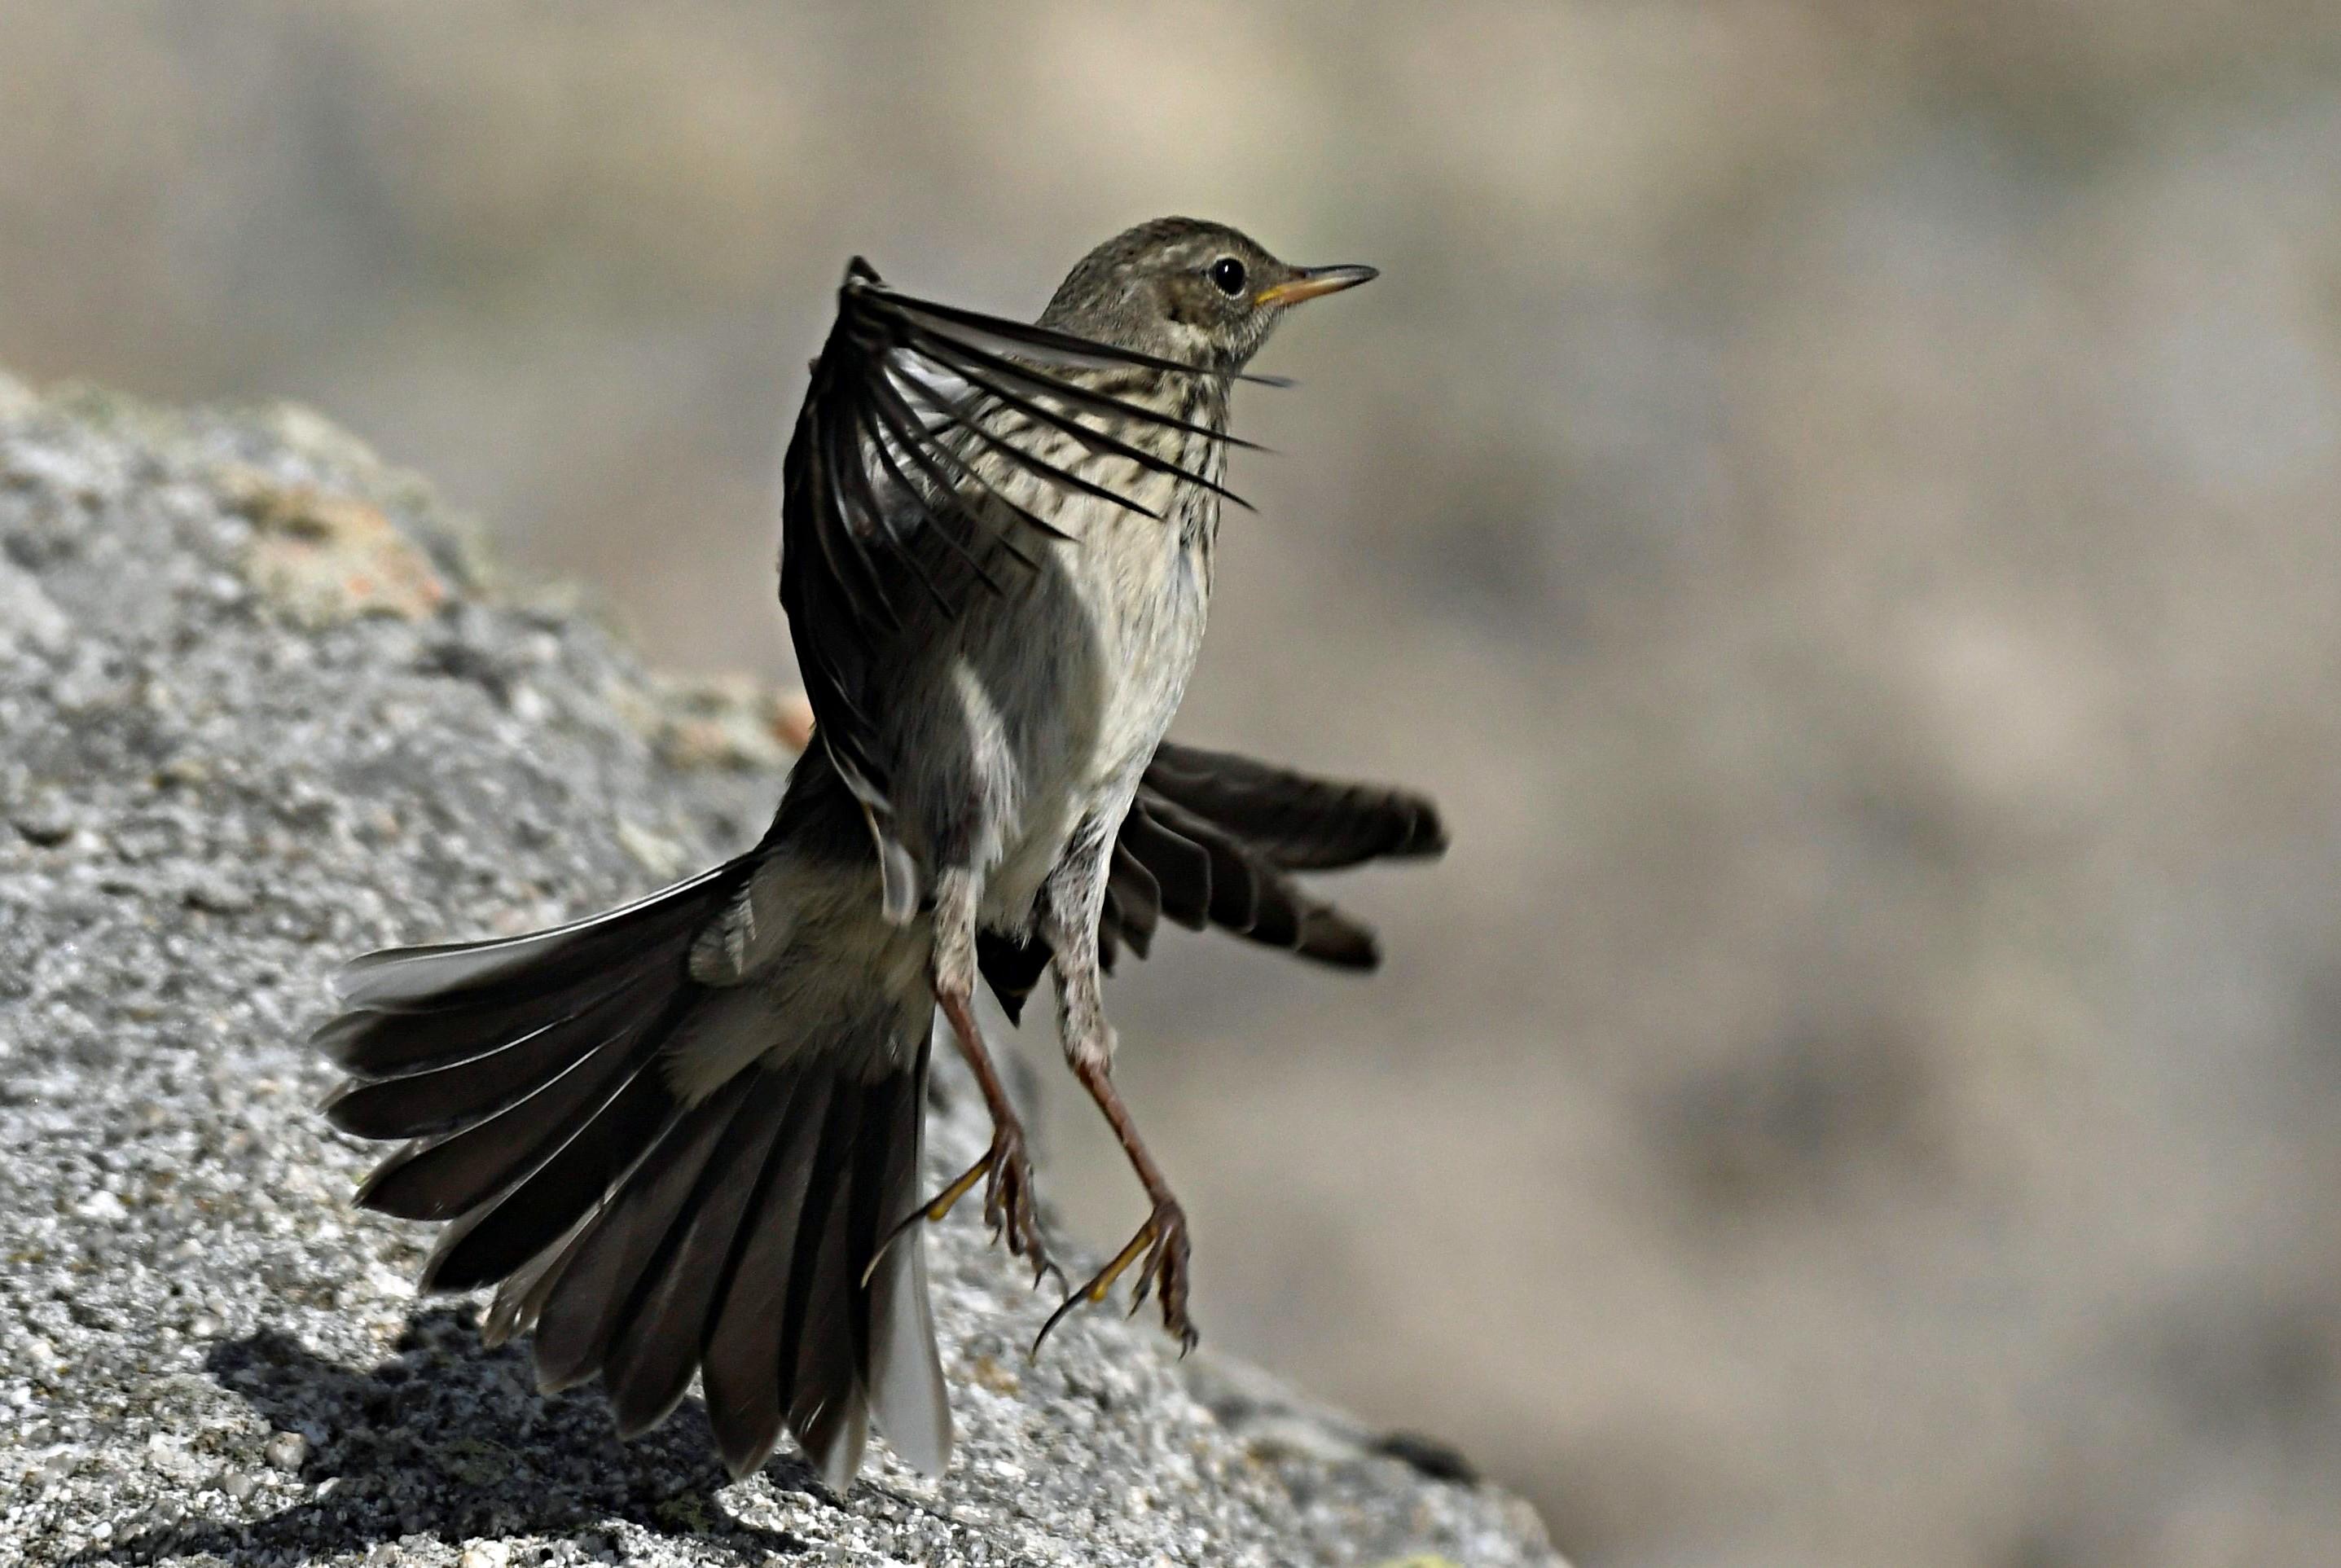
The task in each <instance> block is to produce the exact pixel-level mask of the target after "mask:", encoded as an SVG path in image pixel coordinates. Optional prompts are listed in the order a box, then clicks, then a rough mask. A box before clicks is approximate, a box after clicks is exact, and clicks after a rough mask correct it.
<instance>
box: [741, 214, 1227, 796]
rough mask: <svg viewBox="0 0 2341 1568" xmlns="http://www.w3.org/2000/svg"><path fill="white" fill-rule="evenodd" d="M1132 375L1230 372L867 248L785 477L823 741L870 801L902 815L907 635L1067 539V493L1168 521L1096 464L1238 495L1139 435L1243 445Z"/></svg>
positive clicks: (792, 599) (842, 298)
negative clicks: (1160, 399)
mask: <svg viewBox="0 0 2341 1568" xmlns="http://www.w3.org/2000/svg"><path fill="white" fill-rule="evenodd" d="M1133 372H1138V373H1146V374H1151V375H1165V376H1203V375H1224V374H1226V373H1224V372H1219V371H1201V370H1197V369H1195V368H1194V367H1192V366H1190V365H1180V364H1178V363H1176V362H1175V361H1171V360H1167V359H1161V358H1157V357H1155V356H1154V355H1147V354H1141V353H1138V352H1135V351H1133V350H1131V349H1126V348H1119V347H1115V346H1113V345H1109V344H1102V343H1095V342H1091V340H1089V339H1087V338H1082V337H1077V336H1074V335H1071V334H1068V333H1063V332H1059V331H1055V330H1053V329H1051V328H1048V327H1041V326H1032V325H1026V324H1024V323H1021V322H1012V321H1005V320H1001V319H1000V318H997V317H993V316H988V315H977V314H976V313H974V312H972V311H966V310H961V309H959V308H957V307H956V306H952V305H937V304H935V303H933V302H931V301H928V300H921V299H913V298H911V297H910V296H909V295H902V294H898V293H896V292H895V291H894V290H892V289H891V288H888V287H887V286H886V285H884V284H883V283H882V282H881V281H880V279H879V277H878V275H877V274H876V273H875V272H874V271H872V269H871V266H870V265H869V264H868V263H867V262H865V261H863V260H862V259H861V258H860V257H858V256H857V257H855V258H854V260H853V262H852V265H850V266H848V267H847V268H846V273H845V281H844V283H843V285H842V286H840V288H839V289H838V295H837V321H836V324H835V325H833V326H832V327H831V329H830V334H829V341H828V342H827V343H826V344H824V345H822V351H821V357H820V358H819V359H817V360H815V361H814V362H813V366H812V385H811V387H810V388H809V389H808V390H807V392H806V394H805V401H804V407H803V409H802V412H800V413H799V414H798V415H797V424H796V431H795V434H793V435H792V437H791V439H790V442H789V449H788V455H787V457H786V459H785V460H784V463H783V466H782V501H781V604H782V608H784V609H785V610H786V611H787V612H788V616H789V635H790V638H791V640H792V642H793V643H794V644H795V646H796V653H797V663H798V665H799V667H800V669H801V671H802V674H803V678H804V684H805V691H806V694H807V695H808V696H809V697H811V699H812V711H813V718H814V722H815V733H816V734H817V735H818V737H819V739H820V741H821V743H822V744H823V745H824V746H826V747H827V748H828V750H829V753H830V754H831V756H832V758H834V759H835V761H836V762H837V764H838V768H839V771H840V772H841V773H842V774H843V775H844V777H845V779H846V781H847V783H848V784H849V785H851V786H852V789H853V792H854V794H856V795H857V796H859V797H860V798H861V799H862V801H863V802H864V804H869V805H872V806H873V807H878V808H881V809H882V808H883V806H884V803H885V798H886V791H887V786H888V775H889V774H890V772H891V768H890V766H889V760H890V759H888V758H887V757H886V756H885V755H884V754H883V747H882V744H881V743H880V740H879V732H878V726H877V724H875V723H874V722H873V719H874V717H875V715H876V714H880V713H882V711H884V707H885V704H886V700H887V697H888V695H889V694H888V692H887V690H886V681H887V677H888V673H889V670H890V667H892V663H893V662H892V660H890V658H889V657H888V655H889V652H890V650H892V649H895V648H896V647H898V646H899V640H900V639H902V637H904V636H905V635H911V634H916V633H917V631H918V629H919V627H920V626H921V624H931V622H929V621H925V619H924V618H926V617H943V618H949V617H951V616H954V615H956V614H959V613H960V611H961V608H962V607H963V601H964V600H965V598H966V596H967V595H968V594H970V593H998V592H1001V590H1002V588H1003V585H1004V583H1005V579H1006V576H1007V574H1011V573H1018V572H1027V571H1031V570H1032V569H1033V568H1034V566H1035V565H1036V564H1037V560H1038V558H1037V556H1036V554H1035V551H1036V549H1037V548H1038V547H1039V546H1041V544H1045V543H1046V542H1047V541H1049V540H1051V539H1055V538H1062V537H1064V534H1062V532H1061V530H1060V529H1058V528H1057V527H1056V526H1055V524H1052V523H1051V521H1050V513H1051V510H1052V507H1053V504H1054V502H1055V500H1056V499H1057V498H1058V497H1059V496H1061V495H1062V494H1082V495H1088V496H1091V497H1095V498H1098V499H1101V500H1104V501H1108V502H1111V503H1114V504H1120V505H1122V506H1126V507H1128V508H1129V509H1130V510H1131V511H1133V512H1138V513H1143V514H1147V515H1154V514H1153V513H1151V511H1150V510H1149V509H1148V508H1147V507H1145V506H1143V505H1141V504H1139V503H1137V502H1136V501H1134V500H1131V498H1130V497H1128V496H1127V495H1124V494H1121V493H1120V492H1118V491H1117V490H1115V489H1113V488H1111V486H1110V485H1108V484H1104V483H1101V481H1100V480H1099V479H1098V478H1095V477H1092V476H1091V474H1089V473H1086V472H1084V470H1090V469H1097V468H1098V467H1099V466H1100V465H1098V464H1092V463H1091V462H1090V461H1089V459H1090V458H1091V457H1093V456H1110V457H1114V458H1120V459H1124V460H1127V464H1135V465H1136V468H1135V469H1132V468H1130V467H1128V466H1127V465H1126V464H1115V465H1114V471H1116V472H1121V473H1134V472H1141V471H1151V472H1152V473H1155V474H1167V475H1171V476H1174V477H1176V478H1179V479H1181V480H1185V481H1189V482H1191V483H1193V484H1202V485H1206V486H1208V487H1210V489H1212V490H1214V491H1218V492H1219V494H1222V495H1226V494H1228V492H1226V491H1225V490H1223V489H1221V488H1220V485H1219V484H1217V483H1216V482H1215V481H1214V480H1212V479H1211V478H1210V477H1209V476H1208V475H1206V474H1200V473H1195V472H1192V471H1190V470H1189V469H1187V468H1185V467H1182V466H1180V464H1178V463H1177V462H1175V461H1173V460H1172V459H1170V458H1169V457H1166V456H1164V455H1162V454H1161V453H1159V452H1157V451H1155V450H1153V447H1155V446H1157V445H1167V444H1163V443H1149V442H1147V441H1144V440H1133V439H1131V435H1132V434H1133V433H1143V432H1144V431H1146V430H1147V428H1148V427H1155V428H1160V429H1163V430H1175V431H1183V432H1186V433H1188V434H1194V435H1199V436H1202V437H1204V438H1206V439H1209V440H1213V441H1225V442H1229V443H1230V444H1236V445H1242V444H1245V443H1242V442H1238V441H1235V440H1234V438H1233V437H1230V436H1228V435H1226V434H1223V433H1221V432H1218V431H1214V430H1210V429H1209V428H1207V427H1205V426H1203V425H1200V424H1190V423H1189V422H1188V421H1186V420H1183V419H1180V418H1179V417H1176V416H1175V415H1173V414H1169V413H1167V412H1164V411H1162V410H1160V409H1155V408H1151V407H1148V406H1146V405H1145V404H1144V403H1143V402H1142V401H1141V400H1135V399H1132V398H1131V397H1129V396H1127V395H1125V394H1123V393H1121V392H1118V391H1116V390H1115V383H1116V382H1117V381H1118V380H1119V381H1121V382H1122V383H1124V384H1125V385H1126V384H1127V382H1128V380H1129V377H1130V375H1131V373H1133ZM1243 379H1246V380H1265V379H1268V378H1265V377H1256V376H1245V377H1243ZM1230 499H1236V498H1235V497H1230Z"/></svg>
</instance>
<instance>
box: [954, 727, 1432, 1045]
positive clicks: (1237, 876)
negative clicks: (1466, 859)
mask: <svg viewBox="0 0 2341 1568" xmlns="http://www.w3.org/2000/svg"><path fill="white" fill-rule="evenodd" d="M1446 848H1447V829H1446V826H1445V824H1442V823H1441V822H1440V821H1439V808H1438V807H1437V806H1435V805H1433V804H1431V803H1430V800H1429V799H1427V798H1425V797H1424V796H1422V795H1420V794H1414V793H1412V792H1411V791H1408V790H1401V789H1392V788H1390V787H1388V786H1385V785H1380V784H1346V783H1341V782H1338V781H1335V780H1330V779H1320V778H1314V777H1311V776H1310V775H1309V774H1301V773H1296V772H1293V771H1292V770H1290V769H1288V768H1280V767H1277V766H1274V765H1273V764H1268V763H1263V762H1257V761H1254V760H1253V759H1252V758H1250V757H1244V756H1238V755H1236V754H1233V753H1231V752H1213V751H1204V750H1202V749H1200V748H1199V747H1195V746H1184V745H1180V744H1178V743H1177V742H1175V741H1167V740H1166V741H1164V742H1163V743H1162V744H1161V745H1160V746H1158V747H1157V748H1156V749H1155V753H1154V760H1153V761H1152V762H1151V764H1148V766H1147V770H1146V774H1145V777H1144V778H1143V779H1142V780H1141V782H1140V784H1139V788H1138V796H1137V799H1136V800H1135V801H1133V802H1132V803H1131V808H1130V814H1129V815H1128V816H1126V817H1124V818H1123V819H1122V824H1121V834H1120V835H1119V836H1118V837H1117V838H1116V839H1115V841H1114V850H1113V865H1112V871H1111V876H1110V877H1109V879H1108V881H1107V884H1106V902H1105V913H1104V915H1103V918H1102V919H1101V922H1100V929H1099V936H1100V938H1101V944H1100V945H1101V949H1102V951H1103V955H1104V959H1105V963H1106V966H1107V967H1108V968H1111V967H1112V964H1113V962H1114V959H1115V957H1116V955H1117V954H1118V953H1119V951H1120V950H1121V948H1124V947H1127V948H1128V949H1129V950H1130V951H1131V953H1133V954H1136V955H1137V956H1139V957H1141V958H1143V957H1145V956H1146V954H1147V953H1148V951H1149V950H1150V949H1151V946H1152V944H1153V940H1154V933H1155V932H1156V930H1157V929H1159V927H1160V926H1161V923H1162V921H1163V920H1165V919H1169V920H1170V921H1172V922H1174V923H1175V924H1180V925H1184V926H1186V927H1188V928H1189V929H1190V930H1195V931H1200V930H1203V929H1205V928H1206V927H1209V926H1217V927H1219V928H1220V929H1221V930H1223V931H1227V932H1230V933H1232V934H1235V935H1238V936H1241V937H1243V938H1245V939H1246V940H1248V941H1251V942H1258V943H1261V944H1266V945H1268V946H1270V947H1280V948H1284V949H1286V950H1287V951H1289V952H1291V953H1293V954H1298V955H1299V956H1300V957H1302V958H1309V959H1313V960H1315V961H1317V962H1318V963H1320V964H1330V965H1333V966H1335V967H1337V968H1342V969H1371V968H1373V967H1374V966H1375V965H1376V964H1380V962H1381V950H1380V946H1379V945H1378V944H1376V942H1375V940H1374V934H1373V932H1372V931H1371V930H1370V929H1369V928H1368V927H1367V926H1366V925H1364V924H1361V923H1360V922H1359V921H1358V920H1357V919H1355V918H1354V917H1352V916H1350V915H1349V914H1344V913H1343V912H1342V911H1340V910H1339V909H1337V908H1335V907H1334V906H1333V905H1332V904H1328V903H1326V902H1324V901H1323V900H1321V899H1319V898H1317V897H1315V896H1314V895H1313V894H1310V891H1309V889H1308V888H1307V887H1306V886H1304V885H1303V884H1302V883H1301V881H1300V877H1299V876H1298V875H1297V874H1296V873H1299V872H1304V871H1331V870H1336V869H1339V868H1340V867H1344V866H1351V865H1360V864H1364V863H1366V862H1368V861H1371V860H1384V859H1414V858H1421V857H1427V856H1435V855H1438V854H1441V853H1443V852H1444V851H1445V850H1446ZM978 956H979V959H980V961H981V966H982V969H983V975H984V979H985V981H986V982H987V983H988V984H990V985H991V989H992V993H993V994H994V995H996V996H998V997H999V998H1000V1002H1001V1006H1003V1007H1004V1008H1006V1009H1007V1011H1008V1014H1009V1016H1010V1017H1011V1018H1014V1017H1016V1016H1017V1015H1018V1014H1020V1013H1021V1011H1022V1008H1023V1004H1024V1000H1025V998H1026V997H1027V996H1029V995H1031V992H1032V988H1033V986H1034V985H1036V984H1038V983H1039V981H1040V978H1041V973H1042V972H1043V971H1044V970H1045V969H1046V968H1047V966H1048V962H1049V953H1048V949H1047V948H1046V947H1045V946H1043V945H1042V944H1041V943H1039V942H1038V941H1037V940H1036V941H1028V942H1022V943H1019V942H1014V941H1011V940H1009V939H1007V938H1004V937H999V936H993V935H985V936H983V937H981V939H980V952H979V954H978Z"/></svg>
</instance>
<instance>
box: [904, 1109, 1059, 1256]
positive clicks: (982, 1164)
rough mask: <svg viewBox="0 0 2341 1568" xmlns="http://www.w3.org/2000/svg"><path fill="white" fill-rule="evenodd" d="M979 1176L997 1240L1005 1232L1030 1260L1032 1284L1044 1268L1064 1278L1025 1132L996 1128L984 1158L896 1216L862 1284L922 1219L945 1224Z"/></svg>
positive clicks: (985, 1209) (1018, 1251) (1013, 1249)
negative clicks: (1047, 1230)
mask: <svg viewBox="0 0 2341 1568" xmlns="http://www.w3.org/2000/svg"><path fill="white" fill-rule="evenodd" d="M979 1181H981V1182H983V1183H984V1190H983V1217H984V1219H985V1220H986V1221H987V1222H989V1223H990V1224H991V1239H992V1240H993V1241H998V1240H999V1239H1000V1238H1001V1235H1002V1234H1005V1235H1006V1236H1007V1238H1008V1250H1009V1252H1010V1253H1012V1254H1014V1255H1016V1256H1018V1257H1022V1258H1025V1259H1028V1260H1030V1261H1031V1264H1032V1288H1034V1289H1036V1290H1037V1289H1039V1288H1040V1284H1041V1276H1042V1275H1044V1274H1050V1273H1053V1274H1055V1275H1056V1276H1057V1278H1058V1280H1059V1281H1060V1282H1062V1281H1063V1279H1064V1277H1065V1276H1064V1271H1063V1270H1061V1269H1060V1268H1058V1267H1057V1265H1056V1263H1055V1262H1054V1261H1053V1260H1052V1259H1051V1257H1050V1256H1049V1250H1048V1246H1047V1244H1046V1243H1044V1242H1042V1240H1041V1223H1040V1219H1039V1217H1038V1215H1037V1214H1036V1213H1034V1210H1033V1204H1032V1164H1031V1160H1030V1159H1029V1158H1027V1157H1026V1155H1025V1153H1024V1139H1023V1135H1022V1133H1021V1130H1004V1129H995V1130H994V1131H993V1134H992V1138H991V1147H990V1148H988V1149H986V1150H985V1151H984V1152H983V1155H982V1157H981V1159H979V1160H977V1161H976V1162H975V1164H972V1165H970V1166H969V1167H968V1168H967V1169H966V1170H964V1171H962V1172H961V1173H960V1174H958V1175H957V1176H955V1177H953V1178H952V1179H951V1183H950V1184H949V1185H947V1186H945V1187H944V1188H943V1190H942V1191H941V1192H940V1193H936V1194H935V1195H934V1196H933V1197H932V1198H930V1199H929V1200H928V1201H927V1202H925V1203H921V1204H920V1205H919V1206H918V1207H917V1208H915V1209H912V1210H911V1212H910V1213H907V1214H904V1215H903V1216H902V1218H901V1219H900V1220H898V1221H896V1222H895V1223H894V1226H893V1228H892V1229H891V1230H889V1231H888V1232H887V1233H886V1234H885V1236H884V1238H883V1239H882V1240H881V1241H880V1242H879V1243H878V1246H877V1250H876V1251H874V1252H873V1253H871V1256H870V1262H869V1264H868V1265H867V1266H866V1267H864V1268H863V1269H862V1286H863V1288H865V1289H866V1288H868V1286H869V1283H870V1281H871V1278H872V1276H873V1275H875V1274H876V1273H877V1272H878V1265H879V1263H881V1262H882V1261H883V1260H884V1258H885V1256H886V1254H887V1253H889V1252H891V1251H892V1250H893V1246H894V1243H896V1242H899V1241H901V1240H902V1237H903V1236H904V1235H905V1234H907V1233H909V1232H910V1231H911V1228H912V1227H914V1226H915V1225H917V1224H918V1223H919V1222H920V1221H921V1220H924V1221H926V1222H927V1223H929V1224H941V1223H942V1222H943V1221H944V1220H945V1219H946V1218H948V1217H949V1216H950V1214H951V1210H952V1209H953V1208H955V1207H957V1206H958V1203H959V1201H960V1200H961V1198H963V1197H965V1196H967V1195H968V1193H971V1192H973V1191H974V1190H975V1184H976V1183H977V1182H979Z"/></svg>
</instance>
